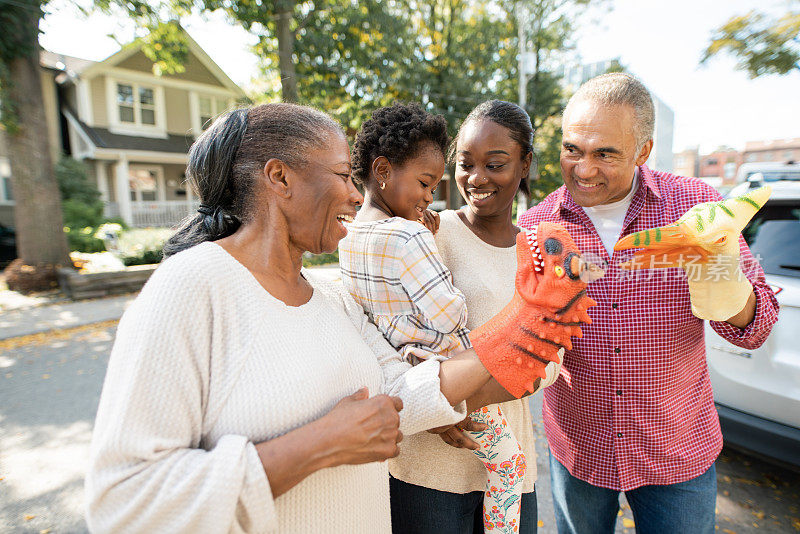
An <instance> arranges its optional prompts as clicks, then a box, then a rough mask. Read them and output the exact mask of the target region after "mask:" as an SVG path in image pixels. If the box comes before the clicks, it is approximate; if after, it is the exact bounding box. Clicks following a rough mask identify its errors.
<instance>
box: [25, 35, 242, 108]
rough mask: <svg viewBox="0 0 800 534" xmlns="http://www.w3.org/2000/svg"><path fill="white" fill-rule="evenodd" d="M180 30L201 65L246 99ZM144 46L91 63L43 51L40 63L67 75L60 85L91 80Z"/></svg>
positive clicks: (131, 46) (131, 45) (132, 46)
mask: <svg viewBox="0 0 800 534" xmlns="http://www.w3.org/2000/svg"><path fill="white" fill-rule="evenodd" d="M180 29H181V32H183V34H184V36H185V37H186V44H187V45H188V47H189V51H190V52H191V53H192V54H194V56H195V57H197V59H198V60H199V61H200V63H201V64H202V65H204V66H205V67H206V68H207V69H208V70H209V71H210V72H211V74H212V75H213V76H214V77H215V78H216V79H217V80H219V82H220V83H221V84H222V86H223V87H227V88H228V89H230V90H231V91H233V92H235V93H236V94H237V95H238V96H239V97H244V96H245V94H244V91H242V89H241V87H239V86H238V85H237V84H236V82H234V81H233V80H231V79H230V77H229V76H228V75H227V74H226V73H225V71H223V70H222V69H221V68H220V66H219V65H217V64H216V63H215V62H214V60H213V59H211V57H210V56H209V55H208V54H207V53H206V51H205V50H203V48H202V47H201V46H200V45H199V44H197V41H195V40H194V39H193V38H192V36H191V35H189V33H188V32H187V31H186V30H185V29H184V28H182V27H181V28H180ZM143 45H144V43H143V41H142V40H141V39H137V40H135V41H133V42H132V43H129V44H127V45H125V46H123V47H122V48H121V49H120V50H118V51H117V52H115V53H114V54H111V55H110V56H109V57H107V58H106V59H104V60H102V61H91V60H89V59H83V58H78V57H73V56H67V55H64V54H58V53H56V52H51V51H49V50H42V51H41V53H40V55H39V62H40V64H41V65H42V66H43V67H45V68H49V69H53V70H58V71H62V72H64V73H66V75H67V76H66V77H64V76H63V75H62V77H61V78H58V80H57V81H58V82H59V83H63V82H65V81H68V80H69V79H70V78H73V77H75V76H81V77H84V78H89V77H92V76H95V75H96V74H98V73H101V72H102V71H103V69H104V68H109V67H114V66H115V65H117V64H118V63H120V62H122V61H124V60H125V59H127V58H129V57H130V56H132V55H133V54H135V53H136V52H138V51H139V50H141V48H142V46H143Z"/></svg>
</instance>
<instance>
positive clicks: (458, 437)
mask: <svg viewBox="0 0 800 534" xmlns="http://www.w3.org/2000/svg"><path fill="white" fill-rule="evenodd" d="M487 428H489V427H488V426H487V425H485V424H483V423H476V422H475V421H473V420H472V419H470V418H469V416H467V417H466V418H465V419H464V420H463V421H461V422H460V423H457V424H455V425H447V426H439V427H436V428H431V429H430V430H428V432H430V433H431V434H439V437H440V438H442V440H443V441H444V442H445V443H447V444H448V445H450V446H451V447H455V448H456V449H470V450H473V451H476V450H478V449H480V448H481V446H480V445H478V443H476V442H475V441H473V440H472V439H471V438H470V437H469V436H467V435H466V434H465V433H464V431H465V430H468V431H470V432H480V431H481V430H486V429H487Z"/></svg>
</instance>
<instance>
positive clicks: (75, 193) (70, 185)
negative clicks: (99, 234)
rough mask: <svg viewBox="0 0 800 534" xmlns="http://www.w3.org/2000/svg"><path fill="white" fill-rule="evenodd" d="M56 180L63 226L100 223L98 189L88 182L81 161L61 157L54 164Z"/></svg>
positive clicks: (101, 211)
mask: <svg viewBox="0 0 800 534" xmlns="http://www.w3.org/2000/svg"><path fill="white" fill-rule="evenodd" d="M56 180H58V188H59V190H60V191H61V209H62V210H63V213H64V226H67V227H69V228H85V227H87V226H92V227H94V226H99V225H100V224H102V222H103V201H102V200H100V191H98V190H97V187H95V185H94V184H92V183H91V182H89V179H88V177H87V172H86V165H85V164H84V163H83V162H80V161H77V160H74V159H72V158H63V159H61V161H59V162H58V164H57V165H56ZM93 233H94V232H92V234H93ZM86 252H88V251H86Z"/></svg>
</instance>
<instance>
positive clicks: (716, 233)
mask: <svg viewBox="0 0 800 534" xmlns="http://www.w3.org/2000/svg"><path fill="white" fill-rule="evenodd" d="M770 192H771V189H770V186H764V187H760V188H758V189H754V190H751V191H748V192H747V193H745V194H743V195H741V196H738V197H735V198H729V199H726V200H721V201H716V202H703V203H701V204H697V205H696V206H694V207H692V208H691V209H689V211H687V212H686V213H684V214H683V216H681V218H680V219H678V220H677V221H675V222H674V223H672V224H668V225H666V226H662V227H660V228H652V229H650V230H643V231H641V232H636V233H633V234H630V235H627V236H625V237H623V238H622V239H620V240H619V241H618V242H617V244H616V245H614V250H615V251H621V250H628V249H639V250H637V251H636V252H635V253H634V254H633V256H632V257H631V259H630V260H629V261H627V262H624V263H622V264H621V265H620V267H622V268H623V269H664V268H670V267H680V268H682V269H683V270H684V271H685V272H686V281H687V282H688V284H689V297H690V299H691V303H692V313H693V314H694V315H695V316H696V317H698V318H700V319H708V320H710V321H726V322H729V323H730V324H732V325H734V326H740V325H742V324H744V325H745V326H746V325H747V324H749V322H750V321H752V319H753V315H754V312H755V297H754V294H753V286H752V284H751V283H750V281H749V280H748V279H747V277H746V276H745V275H744V273H742V271H741V269H740V267H739V255H740V245H739V243H740V235H741V231H742V229H743V228H744V227H745V225H747V223H748V222H749V221H750V219H751V218H752V217H753V216H754V215H755V214H756V212H757V211H758V210H759V209H760V208H761V206H763V205H764V204H765V203H766V202H767V199H769V195H770ZM751 312H753V313H752V314H751Z"/></svg>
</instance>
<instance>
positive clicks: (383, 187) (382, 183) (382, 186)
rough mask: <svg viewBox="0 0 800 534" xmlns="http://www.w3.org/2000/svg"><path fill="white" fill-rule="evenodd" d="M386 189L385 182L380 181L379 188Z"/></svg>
mask: <svg viewBox="0 0 800 534" xmlns="http://www.w3.org/2000/svg"><path fill="white" fill-rule="evenodd" d="M383 189H386V182H381V190H383Z"/></svg>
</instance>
